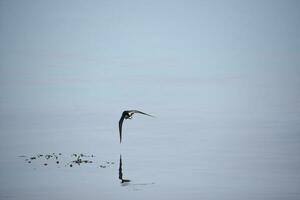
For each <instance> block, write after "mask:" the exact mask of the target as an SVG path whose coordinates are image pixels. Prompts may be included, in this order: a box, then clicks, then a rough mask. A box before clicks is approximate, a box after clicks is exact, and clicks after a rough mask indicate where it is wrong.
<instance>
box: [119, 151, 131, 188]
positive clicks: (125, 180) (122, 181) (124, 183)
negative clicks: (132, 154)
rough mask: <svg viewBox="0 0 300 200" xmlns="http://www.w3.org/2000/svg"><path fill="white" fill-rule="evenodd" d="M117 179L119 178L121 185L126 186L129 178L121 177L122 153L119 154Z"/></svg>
mask: <svg viewBox="0 0 300 200" xmlns="http://www.w3.org/2000/svg"><path fill="white" fill-rule="evenodd" d="M119 179H120V180H121V184H122V186H126V185H128V184H129V182H130V180H129V179H123V170H122V155H120V163H119Z"/></svg>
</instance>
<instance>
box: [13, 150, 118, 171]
mask: <svg viewBox="0 0 300 200" xmlns="http://www.w3.org/2000/svg"><path fill="white" fill-rule="evenodd" d="M18 157H20V158H25V159H24V160H25V162H26V163H28V164H32V165H34V164H39V165H44V166H48V165H49V166H51V165H52V166H56V167H58V168H59V167H60V166H61V165H63V166H65V167H66V166H68V167H74V165H75V164H76V165H77V166H80V165H82V164H92V163H96V165H98V166H99V164H100V168H106V167H109V166H111V165H113V164H114V163H115V162H111V161H100V162H99V161H97V160H96V156H95V155H94V154H83V153H73V154H71V155H70V156H63V154H62V153H50V154H36V155H34V156H26V155H20V156H18ZM74 157H75V159H74ZM97 162H98V163H99V164H97Z"/></svg>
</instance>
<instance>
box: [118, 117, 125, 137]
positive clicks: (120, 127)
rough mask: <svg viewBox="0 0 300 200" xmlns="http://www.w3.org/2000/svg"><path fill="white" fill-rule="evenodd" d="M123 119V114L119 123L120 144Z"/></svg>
mask: <svg viewBox="0 0 300 200" xmlns="http://www.w3.org/2000/svg"><path fill="white" fill-rule="evenodd" d="M124 118H125V114H124V113H123V114H122V116H121V118H120V121H119V133H120V143H121V142H122V125H123V121H124Z"/></svg>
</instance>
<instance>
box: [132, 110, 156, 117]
mask: <svg viewBox="0 0 300 200" xmlns="http://www.w3.org/2000/svg"><path fill="white" fill-rule="evenodd" d="M129 112H133V113H139V114H143V115H147V116H150V117H155V116H153V115H149V114H147V113H144V112H141V111H139V110H129Z"/></svg>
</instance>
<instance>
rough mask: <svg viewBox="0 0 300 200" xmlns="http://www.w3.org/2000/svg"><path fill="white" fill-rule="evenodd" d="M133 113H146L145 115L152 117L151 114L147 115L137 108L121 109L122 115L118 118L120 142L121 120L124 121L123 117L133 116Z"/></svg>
mask: <svg viewBox="0 0 300 200" xmlns="http://www.w3.org/2000/svg"><path fill="white" fill-rule="evenodd" d="M134 113H139V114H143V115H147V116H150V117H154V116H153V115H149V114H147V113H144V112H141V111H138V110H125V111H123V113H122V116H121V118H120V120H119V133H120V143H121V142H122V125H123V121H124V119H132V116H133V114H134Z"/></svg>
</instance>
